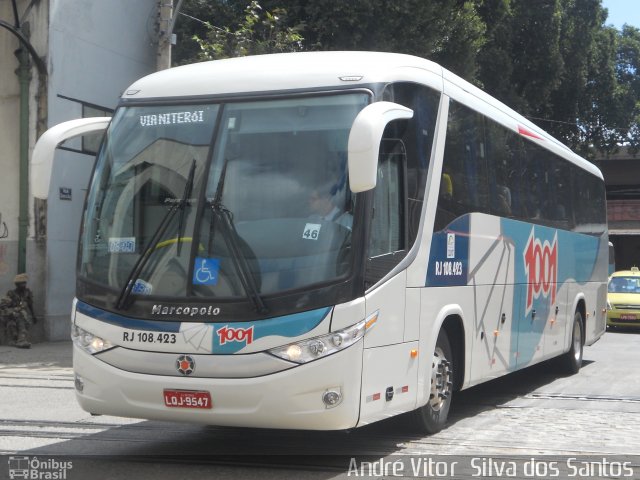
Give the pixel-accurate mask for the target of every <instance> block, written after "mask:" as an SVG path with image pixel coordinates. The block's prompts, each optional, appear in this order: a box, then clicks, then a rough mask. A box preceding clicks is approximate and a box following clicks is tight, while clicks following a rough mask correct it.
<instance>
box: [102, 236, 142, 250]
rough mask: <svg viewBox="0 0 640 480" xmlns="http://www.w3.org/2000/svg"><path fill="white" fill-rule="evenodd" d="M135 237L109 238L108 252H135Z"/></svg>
mask: <svg viewBox="0 0 640 480" xmlns="http://www.w3.org/2000/svg"><path fill="white" fill-rule="evenodd" d="M135 252H136V238H135V237H123V238H117V237H111V238H109V253H135Z"/></svg>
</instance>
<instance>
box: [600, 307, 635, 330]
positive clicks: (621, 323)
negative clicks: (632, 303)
mask: <svg viewBox="0 0 640 480" xmlns="http://www.w3.org/2000/svg"><path fill="white" fill-rule="evenodd" d="M607 326H608V327H640V311H639V310H619V309H613V310H609V311H607Z"/></svg>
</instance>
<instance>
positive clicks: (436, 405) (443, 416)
mask: <svg viewBox="0 0 640 480" xmlns="http://www.w3.org/2000/svg"><path fill="white" fill-rule="evenodd" d="M453 368H454V365H453V355H452V352H451V345H450V344H449V338H448V336H447V333H446V332H445V331H444V330H440V333H439V334H438V339H437V340H436V348H435V351H434V352H433V360H432V363H431V375H430V378H429V381H430V384H431V387H430V392H429V400H428V401H427V403H426V404H425V405H424V406H422V407H420V408H418V409H417V410H415V411H414V412H413V415H414V420H415V424H416V426H417V427H418V429H419V430H420V431H421V432H423V433H428V434H432V433H437V432H439V431H440V430H442V428H443V427H444V426H445V424H446V422H447V416H448V415H449V407H450V406H451V396H452V394H453Z"/></svg>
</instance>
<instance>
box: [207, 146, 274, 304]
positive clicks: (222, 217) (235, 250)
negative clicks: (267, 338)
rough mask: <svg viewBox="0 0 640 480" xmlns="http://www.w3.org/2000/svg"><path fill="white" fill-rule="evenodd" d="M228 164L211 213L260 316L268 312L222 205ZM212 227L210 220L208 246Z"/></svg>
mask: <svg viewBox="0 0 640 480" xmlns="http://www.w3.org/2000/svg"><path fill="white" fill-rule="evenodd" d="M228 163H229V159H228V158H227V159H225V161H224V165H223V166H222V172H221V173H220V179H219V180H218V187H217V188H216V194H215V197H214V198H213V202H211V213H212V215H213V216H214V217H215V218H217V219H218V220H219V221H220V222H219V223H220V226H221V228H220V233H221V235H222V238H223V239H224V242H225V244H226V245H227V249H228V251H229V253H230V254H231V260H232V261H233V265H234V266H235V268H236V271H237V272H238V277H239V278H240V283H241V284H242V288H243V289H244V291H245V294H246V295H247V297H248V298H249V300H251V302H252V303H253V306H254V308H255V309H256V311H257V312H258V313H260V314H264V313H266V312H267V311H268V310H267V307H266V305H265V304H264V302H263V300H262V297H260V292H258V287H257V285H256V281H255V278H254V277H253V274H252V273H251V269H250V268H249V264H248V262H247V258H246V257H245V255H244V253H243V252H242V249H241V247H240V245H239V241H238V239H239V238H240V235H239V234H238V231H237V230H236V227H235V225H234V223H233V214H232V213H231V212H230V211H229V209H228V208H226V207H225V206H224V205H223V204H222V192H223V190H224V181H225V178H226V176H227V165H228ZM213 225H214V222H213V218H212V221H211V228H210V232H209V242H210V245H211V244H212V243H213ZM209 251H211V248H209Z"/></svg>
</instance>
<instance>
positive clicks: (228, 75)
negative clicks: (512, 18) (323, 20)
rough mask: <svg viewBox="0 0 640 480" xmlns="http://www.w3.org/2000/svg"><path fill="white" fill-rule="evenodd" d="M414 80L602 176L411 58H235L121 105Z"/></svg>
mask: <svg viewBox="0 0 640 480" xmlns="http://www.w3.org/2000/svg"><path fill="white" fill-rule="evenodd" d="M394 81H409V82H411V81H413V82H417V83H422V84H425V85H428V86H430V87H432V88H434V89H435V90H437V91H441V92H444V93H445V94H447V95H449V96H450V97H451V98H453V99H456V100H460V99H463V101H464V103H465V104H467V105H468V106H469V107H471V108H474V109H476V110H478V111H480V112H481V113H485V114H489V116H490V117H491V118H493V119H495V120H496V121H498V122H500V123H501V124H503V125H505V126H507V127H509V128H511V129H512V130H514V131H515V132H517V133H519V134H520V135H523V136H525V137H527V139H528V140H530V141H533V142H535V143H538V144H540V145H541V146H543V147H545V148H548V149H550V150H552V151H554V152H555V153H558V154H560V155H562V156H563V157H565V158H567V159H568V160H570V161H572V162H573V163H576V164H577V165H579V166H580V167H582V168H584V169H585V170H588V171H590V172H591V173H592V174H594V175H596V176H598V177H599V178H603V177H602V173H601V172H600V170H599V169H598V168H597V167H596V166H595V165H593V164H592V163H591V162H588V161H586V160H584V159H583V158H582V157H580V156H578V155H576V154H575V153H573V152H572V151H571V150H570V149H569V148H568V147H567V146H565V145H564V144H562V143H561V142H560V141H558V140H557V139H555V138H553V137H552V136H551V135H549V134H548V133H547V132H545V131H544V130H543V129H541V128H539V127H538V126H537V125H535V124H533V123H532V122H531V121H529V120H528V119H526V118H525V117H523V116H522V115H520V114H518V113H517V112H515V111H514V110H512V109H511V108H509V107H507V106H506V105H504V104H503V103H501V102H500V101H498V100H497V99H495V98H493V97H491V96H490V95H489V94H487V93H486V92H484V91H482V90H480V89H479V88H477V87H475V86H474V85H472V84H471V83H469V82H467V81H466V80H464V79H462V78H460V77H458V76H457V75H455V74H453V73H451V72H449V71H447V70H446V69H444V68H442V67H441V66H440V65H438V64H436V63H434V62H432V61H429V60H425V59H423V58H419V57H415V56H412V55H405V54H398V53H383V52H296V53H279V54H269V55H256V56H250V57H237V58H229V59H224V60H215V61H210V62H202V63H195V64H191V65H184V66H180V67H175V68H170V69H167V70H162V71H159V72H156V73H153V74H151V75H148V76H146V77H143V78H141V79H139V80H137V81H136V82H134V83H133V84H132V85H131V86H130V87H129V88H128V89H127V90H126V91H125V92H124V94H123V95H122V98H123V100H125V101H136V100H151V99H160V98H173V99H176V98H194V97H206V96H212V95H223V96H226V95H229V96H233V95H241V94H245V95H246V94H260V93H268V92H270V93H275V92H285V91H296V90H310V89H316V90H317V89H327V88H329V89H330V88H341V87H345V86H351V87H357V86H358V85H362V86H366V85H371V84H375V83H388V82H394Z"/></svg>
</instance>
